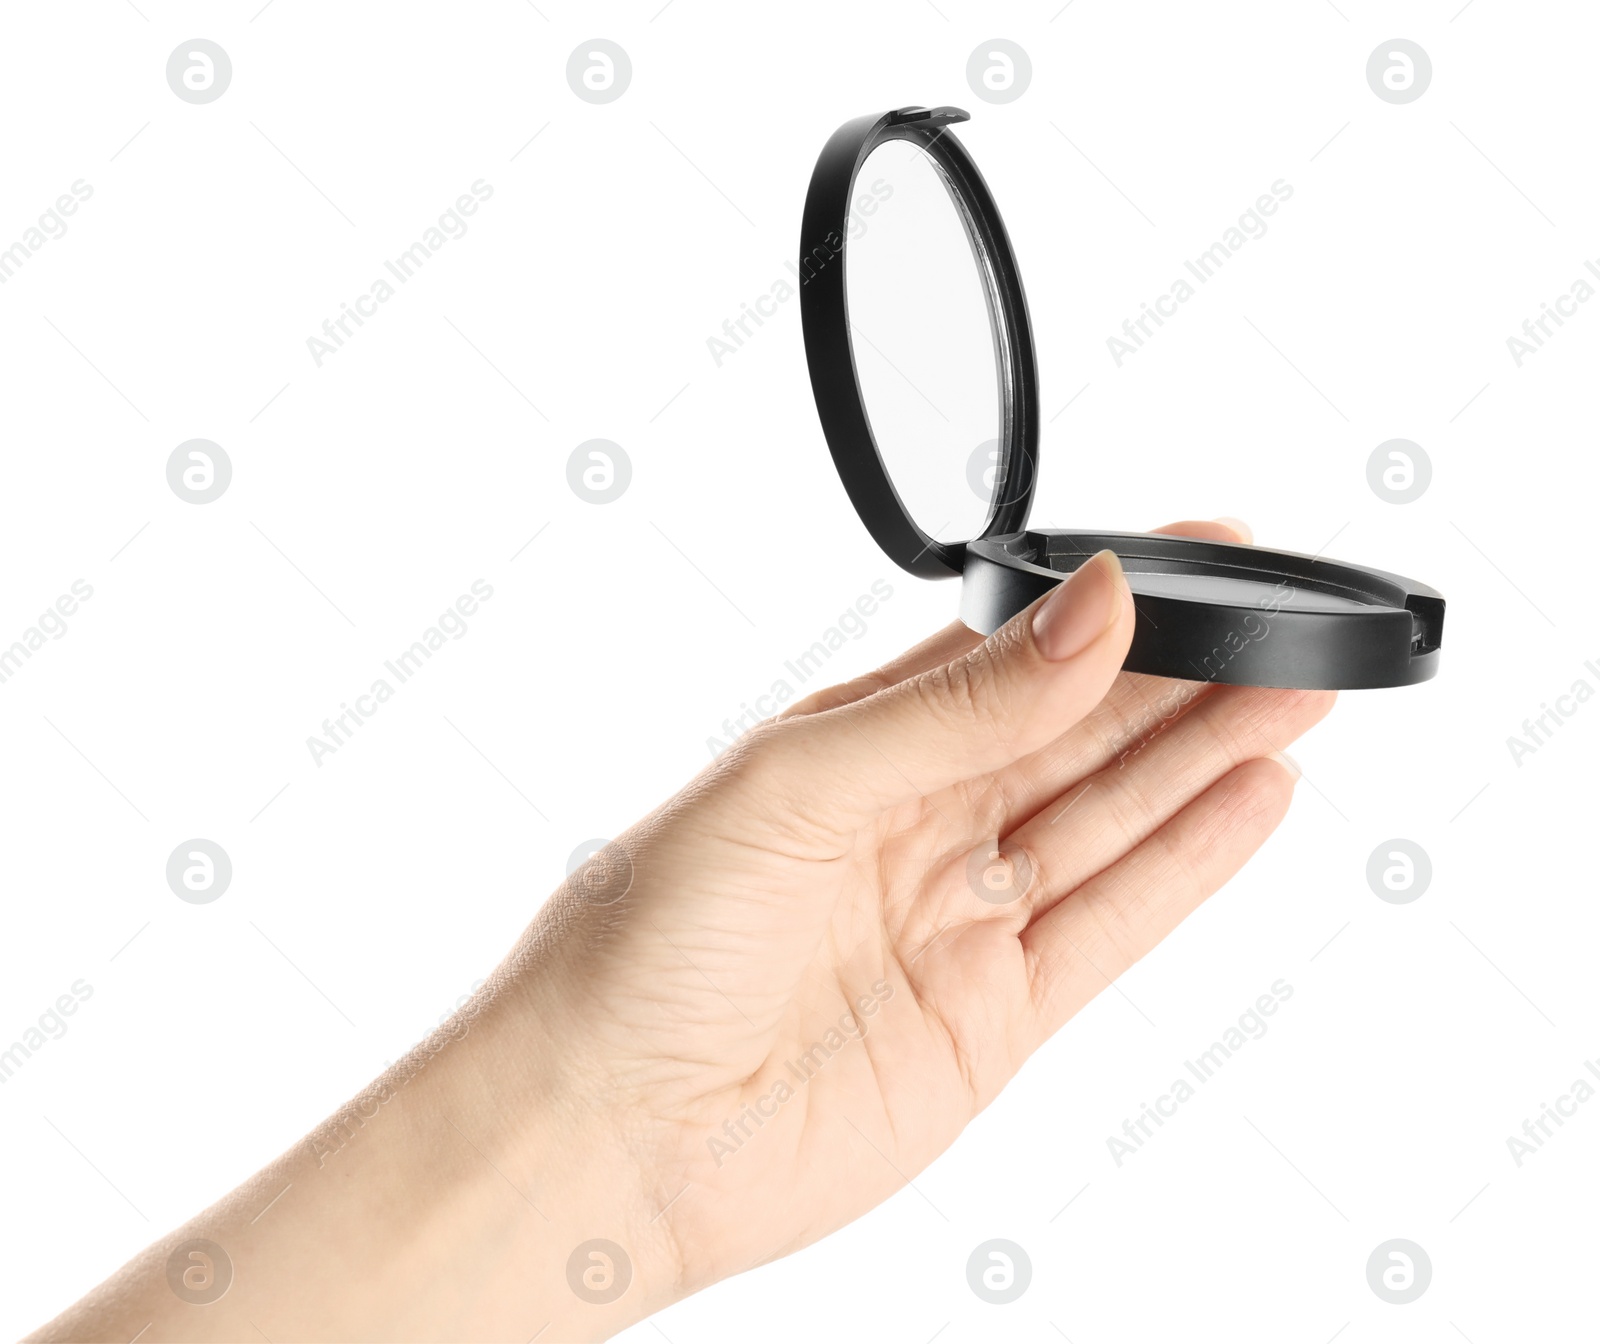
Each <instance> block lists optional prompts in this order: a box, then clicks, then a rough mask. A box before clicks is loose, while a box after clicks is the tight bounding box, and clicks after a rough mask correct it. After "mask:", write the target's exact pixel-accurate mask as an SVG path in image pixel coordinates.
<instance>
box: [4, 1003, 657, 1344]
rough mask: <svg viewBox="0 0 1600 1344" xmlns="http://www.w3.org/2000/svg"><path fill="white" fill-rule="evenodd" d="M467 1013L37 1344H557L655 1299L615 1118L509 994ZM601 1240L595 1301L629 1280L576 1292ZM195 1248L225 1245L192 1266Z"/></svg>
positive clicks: (648, 1246)
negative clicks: (611, 1262)
mask: <svg viewBox="0 0 1600 1344" xmlns="http://www.w3.org/2000/svg"><path fill="white" fill-rule="evenodd" d="M475 1007H476V1005H474V1008H475ZM474 1008H469V1009H468V1010H467V1013H466V1014H465V1015H463V1016H462V1017H460V1018H457V1019H455V1020H453V1021H452V1023H451V1024H450V1025H449V1026H448V1027H446V1028H444V1029H442V1030H441V1032H440V1033H438V1034H437V1035H435V1036H434V1037H433V1038H431V1039H430V1040H429V1041H427V1042H425V1043H424V1044H422V1045H420V1046H418V1047H417V1049H416V1050H415V1051H413V1052H412V1053H411V1054H410V1055H409V1056H408V1057H407V1058H406V1059H405V1060H402V1061H401V1062H400V1063H399V1064H397V1065H396V1066H395V1067H394V1068H393V1069H391V1070H390V1071H389V1073H388V1074H386V1075H385V1077H384V1078H383V1079H380V1080H379V1081H378V1082H377V1083H375V1084H374V1085H373V1086H371V1087H369V1088H368V1089H366V1090H365V1091H363V1092H362V1093H361V1094H360V1095H359V1096H358V1097H356V1098H355V1099H353V1100H352V1101H351V1102H350V1103H349V1104H348V1105H346V1106H345V1107H342V1108H341V1109H340V1110H339V1111H338V1112H337V1113H336V1114H335V1115H334V1116H332V1117H330V1119H329V1120H328V1121H327V1122H325V1123H324V1124H323V1125H321V1126H319V1127H318V1129H317V1130H315V1131H313V1133H312V1134H310V1135H308V1136H307V1137H306V1138H305V1139H303V1140H302V1141H301V1142H299V1143H297V1144H296V1145H295V1146H294V1147H293V1148H291V1149H290V1150H289V1151H288V1152H286V1153H284V1154H283V1155H282V1156H281V1157H280V1158H278V1159H277V1160H276V1161H274V1162H272V1163H271V1164H269V1165H268V1166H267V1167H265V1168H264V1169H263V1170H262V1171H260V1172H259V1173H257V1174H256V1175H255V1176H254V1177H252V1178H251V1179H250V1180H249V1181H247V1182H246V1183H245V1184H244V1185H242V1186H240V1187H239V1188H238V1189H237V1190H235V1191H233V1192H232V1193H231V1194H229V1195H228V1196H226V1197H225V1198H224V1199H222V1200H221V1201H219V1202H218V1203H217V1204H215V1205H213V1206H212V1207H211V1208H210V1209H208V1210H206V1211H205V1212H204V1213H203V1214H201V1215H200V1216H199V1217H197V1218H195V1219H193V1220H192V1221H191V1222H189V1223H188V1224H186V1225H185V1226H184V1227H183V1228H181V1229H178V1230H177V1231H174V1232H173V1233H172V1234H171V1235H169V1236H167V1237H163V1238H162V1239H161V1240H160V1241H158V1242H157V1243H155V1244H154V1245H152V1246H150V1247H149V1248H147V1249H146V1250H145V1251H143V1252H142V1253H141V1254H140V1255H138V1256H137V1257H135V1258H134V1259H133V1260H132V1261H130V1262H129V1263H128V1264H127V1265H125V1266H124V1267H123V1268H122V1269H121V1270H119V1271H118V1272H117V1273H116V1274H115V1275H113V1276H112V1277H111V1278H110V1279H108V1280H107V1281H106V1282H105V1283H104V1284H102V1285H101V1286H100V1287H99V1288H97V1289H96V1290H94V1291H93V1292H92V1293H90V1294H89V1295H88V1296H87V1297H85V1298H84V1299H83V1300H82V1301H81V1302H79V1303H78V1304H77V1305H75V1306H74V1307H72V1308H71V1309H70V1310H68V1311H67V1312H65V1313H64V1314H63V1315H61V1316H60V1317H58V1318H57V1319H56V1320H55V1321H53V1322H51V1323H50V1324H49V1325H47V1326H44V1327H43V1328H42V1329H40V1330H39V1331H38V1332H37V1334H36V1335H35V1336H34V1338H36V1339H41V1340H43V1339H62V1340H89V1339H114V1340H131V1339H133V1338H135V1337H138V1338H139V1339H141V1340H142V1341H145V1344H153V1341H157V1340H168V1339H171V1340H222V1339H227V1340H251V1339H260V1338H267V1339H272V1340H276V1341H286V1340H292V1339H328V1340H352V1339H385V1340H400V1339H445V1338H448V1339H514V1340H527V1339H530V1338H531V1337H533V1336H534V1335H535V1334H537V1333H539V1332H540V1331H541V1330H543V1331H544V1333H543V1334H542V1335H541V1336H540V1337H541V1338H542V1339H545V1340H565V1339H583V1338H599V1337H603V1336H605V1335H607V1334H610V1333H613V1332H615V1331H616V1330H618V1329H620V1328H621V1327H622V1326H624V1325H626V1324H628V1323H629V1322H631V1321H633V1320H635V1319H638V1318H639V1317H640V1316H641V1315H643V1314H645V1313H646V1312H647V1311H649V1310H653V1309H655V1308H656V1307H659V1306H661V1305H664V1302H665V1300H666V1295H667V1294H668V1293H670V1289H668V1288H665V1287H663V1286H661V1285H662V1284H663V1283H664V1282H665V1283H670V1281H671V1280H672V1277H673V1272H672V1270H671V1268H670V1265H669V1263H668V1262H669V1260H670V1257H669V1256H667V1255H665V1254H664V1253H663V1250H662V1242H661V1239H660V1238H659V1237H658V1236H656V1234H655V1233H654V1232H653V1231H652V1230H651V1229H650V1228H649V1225H648V1215H645V1216H644V1218H642V1219H641V1218H640V1217H638V1216H637V1210H636V1209H635V1207H634V1206H635V1205H636V1204H637V1203H639V1201H638V1200H636V1199H635V1197H634V1196H633V1194H632V1193H631V1192H632V1191H634V1190H636V1189H637V1188H638V1185H637V1181H635V1180H631V1179H630V1176H629V1173H628V1171H627V1157H626V1154H625V1153H624V1152H623V1150H622V1147H621V1145H620V1143H619V1141H618V1139H617V1137H616V1129H615V1127H614V1126H612V1125H611V1124H610V1123H609V1122H608V1117H606V1116H605V1115H603V1114H601V1113H600V1112H598V1111H597V1110H595V1109H593V1107H592V1104H585V1103H579V1102H577V1101H575V1100H574V1095H573V1088H572V1087H571V1086H570V1083H571V1079H570V1078H567V1077H564V1076H563V1075H562V1073H561V1071H560V1068H561V1066H560V1061H559V1060H558V1059H557V1058H555V1057H554V1052H553V1051H551V1050H550V1049H549V1048H548V1043H549V1040H550V1039H551V1037H552V1035H553V1034H554V1033H553V1032H551V1031H547V1030H546V1029H545V1024H543V1023H541V1024H539V1025H537V1026H533V1025H531V1019H530V1014H531V1013H533V1012H536V1011H538V1008H537V1006H536V1005H535V1004H534V1003H533V1002H532V1001H531V998H530V995H529V993H528V992H527V991H526V990H525V989H524V988H523V987H522V986H520V985H515V986H512V987H511V988H509V989H506V990H502V992H501V993H500V994H499V995H498V996H496V997H495V998H494V1000H493V1001H492V1003H491V1004H490V1006H488V1007H487V1008H485V1009H483V1010H482V1011H481V1012H475V1011H474ZM596 1238H603V1239H605V1240H607V1241H611V1242H615V1243H618V1244H621V1245H625V1246H626V1247H627V1248H628V1250H627V1257H628V1265H627V1268H626V1270H622V1269H621V1268H620V1267H619V1271H618V1272H617V1273H616V1275H615V1278H614V1279H613V1280H612V1281H611V1282H610V1283H609V1284H608V1281H607V1272H606V1269H605V1262H604V1261H603V1260H593V1259H591V1258H590V1257H589V1256H587V1255H584V1256H581V1257H580V1261H579V1264H578V1265H577V1266H575V1267H574V1272H575V1273H576V1274H577V1276H578V1281H579V1284H580V1286H581V1287H583V1289H584V1294H585V1295H586V1296H587V1297H588V1298H596V1297H598V1298H608V1297H611V1296H612V1294H613V1293H614V1292H615V1286H616V1284H617V1283H620V1281H621V1278H622V1277H623V1274H624V1273H631V1282H630V1283H628V1285H627V1286H626V1290H625V1291H623V1292H621V1293H620V1294H617V1295H616V1300H615V1301H610V1302H604V1301H601V1302H595V1301H589V1300H585V1295H580V1294H579V1293H578V1292H576V1291H575V1290H574V1289H573V1287H572V1286H571V1284H570V1282H569V1277H568V1271H569V1261H570V1260H571V1258H572V1256H573V1253H574V1251H575V1250H576V1249H577V1248H578V1247H580V1246H581V1245H582V1244H583V1243H585V1242H588V1241H591V1240H593V1239H596ZM197 1239H203V1240H204V1241H205V1242H208V1243H213V1244H214V1246H215V1247H217V1248H220V1252H218V1251H214V1250H212V1249H211V1248H210V1247H200V1248H196V1249H198V1250H199V1252H200V1256H199V1257H197V1258H190V1257H188V1256H187V1255H186V1254H185V1251H186V1249H187V1248H186V1243H189V1242H191V1241H194V1240H197ZM206 1257H208V1258H206ZM169 1265H170V1266H171V1268H170V1270H169ZM186 1269H187V1271H188V1275H189V1277H188V1280H187V1282H186V1281H185V1279H184V1277H183V1273H184V1271H185V1270H186ZM585 1270H586V1271H587V1272H588V1274H589V1280H588V1283H587V1284H585V1283H584V1280H583V1277H582V1275H583V1272H584V1271H585ZM219 1288H222V1289H223V1291H222V1292H221V1295H220V1296H217V1292H218V1289H219ZM207 1299H214V1300H207Z"/></svg>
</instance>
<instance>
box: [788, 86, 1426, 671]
mask: <svg viewBox="0 0 1600 1344" xmlns="http://www.w3.org/2000/svg"><path fill="white" fill-rule="evenodd" d="M965 120H967V114H966V113H965V112H963V111H961V110H960V109H959V108H953V107H941V108H933V109H928V108H921V107H914V108H901V109H898V110H897V111H894V112H887V113H883V114H881V115H878V116H868V117H859V118H857V119H856V120H854V121H851V122H847V123H846V124H845V125H844V126H841V127H840V128H839V129H838V130H837V131H836V132H835V133H834V134H833V136H832V137H831V138H830V139H829V141H828V143H827V145H826V146H825V147H824V148H823V151H822V155H821V157H820V158H819V159H818V160H817V166H816V169H815V171H814V172H813V174H812V178H811V187H810V190H809V192H808V193H807V196H806V208H805V218H804V222H803V225H802V228H801V246H800V273H801V279H802V286H801V291H800V297H801V302H800V308H801V318H802V323H803V326H804V329H805V342H806V361H807V364H808V365H809V367H810V372H811V386H812V391H813V393H814V395H815V398H816V403H817V412H818V415H819V417H820V418H821V421H822V427H823V432H824V434H825V435H826V437H827V441H828V447H829V450H830V451H831V452H832V454H833V460H834V463H835V465H836V467H837V468H838V471H839V476H840V478H841V479H842V480H843V482H844V485H845V489H846V491H847V492H848V493H849V495H850V500H851V503H853V504H854V505H855V509H856V512H857V513H858V514H859V515H860V517H861V520H862V522H863V523H865V524H866V527H867V530H868V531H869V532H870V533H871V534H872V536H873V538H874V539H875V540H876V541H877V543H878V544H879V546H881V547H882V548H883V550H884V552H885V554H887V555H888V556H889V558H890V559H891V560H893V561H894V562H895V563H896V564H898V565H900V566H901V567H902V568H904V569H907V570H909V571H910V572H911V573H913V574H916V575H919V576H920V577H923V578H948V577H950V576H952V575H955V574H960V575H961V576H962V591H961V619H962V620H963V621H964V622H965V623H966V624H967V625H969V626H970V627H971V628H972V629H974V630H976V631H978V632H979V633H981V634H990V633H992V632H993V631H995V630H996V629H998V628H999V627H1000V626H1001V625H1003V624H1004V623H1005V622H1006V621H1007V620H1009V619H1010V618H1011V617H1012V616H1014V615H1016V614H1017V613H1018V612H1019V611H1022V610H1023V609H1024V608H1025V607H1027V606H1028V605H1029V604H1030V603H1031V602H1033V601H1034V600H1035V599H1037V598H1038V597H1040V596H1041V595H1042V594H1044V593H1045V592H1047V591H1048V590H1049V589H1050V588H1051V587H1052V586H1053V585H1055V584H1057V583H1059V582H1061V581H1062V579H1064V578H1065V577H1066V576H1067V575H1068V574H1070V573H1071V572H1072V571H1073V570H1075V569H1076V568H1077V567H1078V566H1079V565H1080V564H1082V563H1083V562H1084V561H1085V560H1086V559H1088V558H1089V557H1090V556H1091V555H1093V554H1094V553H1095V552H1097V551H1100V550H1111V551H1114V552H1115V553H1116V554H1117V556H1118V557H1119V558H1120V559H1121V561H1122V566H1123V569H1124V570H1125V572H1126V573H1127V575H1128V584H1129V587H1130V589H1131V590H1132V592H1133V595H1134V606H1135V608H1136V610H1137V613H1138V619H1137V621H1136V622H1135V631H1134V636H1133V644H1132V647H1131V649H1130V650H1129V653H1128V657H1127V659H1126V661H1125V663H1124V666H1125V667H1126V668H1127V670H1129V671H1132V672H1143V673H1149V674H1152V675H1156V676H1163V677H1174V678H1178V679H1181V680H1186V681H1213V682H1222V683H1226V684H1231V685H1239V686H1281V687H1293V688H1299V689H1307V690H1309V689H1326V690H1345V689H1361V688H1374V687H1381V686H1408V685H1411V684H1413V683H1416V682H1419V681H1426V680H1427V679H1428V678H1430V677H1432V676H1433V675H1434V674H1435V672H1437V670H1438V666H1439V646H1440V642H1441V638H1442V631H1443V626H1444V606H1445V604H1444V599H1443V598H1442V597H1441V596H1440V595H1439V594H1438V593H1436V592H1435V591H1434V590H1433V589H1431V588H1428V587H1426V586H1424V585H1423V584H1420V583H1415V582H1413V581H1412V580H1410V579H1404V578H1401V577H1400V576H1398V575H1395V574H1389V573H1385V572H1384V571H1382V570H1376V569H1368V568H1365V567H1361V566H1357V565H1351V564H1345V563H1341V562H1338V561H1332V560H1326V559H1323V558H1321V557H1317V556H1308V555H1300V554H1296V553H1294V552H1291V551H1268V550H1262V549H1260V548H1258V547H1254V546H1243V545H1228V544H1225V543H1221V542H1211V541H1202V540H1199V539H1196V538H1187V537H1173V536H1168V535H1165V534H1159V533H1144V532H1066V531H1058V530H1033V531H1027V530H1024V529H1026V527H1027V519H1028V511H1029V508H1030V506H1031V504H1032V500H1033V491H1034V486H1035V484H1036V482H1037V479H1038V436H1039V393H1038V375H1037V369H1036V367H1035V362H1034V350H1033V332H1032V326H1031V323H1030V320H1029V317H1028V305H1027V298H1026V296H1025V295H1024V293H1023V289H1022V279H1021V275H1020V273H1019V272H1018V270H1017V265H1016V260H1015V257H1014V256H1013V254H1012V251H1011V244H1010V241H1009V239H1008V238H1007V236H1006V231H1005V226H1004V224H1003V223H1002V222H1001V219H1000V212H999V210H998V208H997V207H996V206H995V203H994V199H993V197H992V196H991V195H990V194H989V190H988V188H987V186H985V184H984V181H983V178H982V176H981V175H980V174H979V172H978V169H977V166H976V165H975V164H974V163H973V161H972V159H971V157H970V156H969V155H968V154H967V152H966V150H965V149H963V148H962V147H961V145H960V143H959V142H958V141H957V140H956V137H955V135H954V134H953V133H952V132H951V131H950V129H949V127H950V126H951V124H952V123H955V122H959V121H965ZM897 138H898V139H907V140H913V141H915V142H916V143H917V144H918V145H920V146H921V147H922V148H923V149H924V150H925V151H926V152H927V154H928V155H929V157H930V158H931V159H933V160H934V162H935V164H936V166H937V167H938V168H939V169H940V171H941V172H942V173H943V175H944V178H945V181H946V184H947V186H948V187H949V189H950V192H951V196H952V198H953V199H954V200H955V201H956V203H957V206H958V208H959V210H960V212H961V214H962V216H963V220H964V223H965V225H966V229H967V235H968V238H969V240H970V241H971V243H972V248H973V256H974V258H975V259H976V261H977V263H978V269H979V272H980V275H981V276H982V278H983V282H984V284H985V287H986V290H987V294H988V307H989V315H990V323H991V329H992V335H993V337H994V341H995V351H996V359H997V362H998V367H999V369H1000V374H1001V376H1000V388H1001V398H1002V404H1001V406H999V407H998V408H997V415H998V417H999V421H1000V424H1001V435H1000V455H1001V456H1000V464H999V470H997V471H996V473H995V481H996V494H997V497H996V498H995V499H993V500H991V501H990V509H989V515H988V520H987V523H986V524H985V526H984V528H983V530H982V532H981V533H980V534H979V536H978V537H977V538H975V539H974V540H972V541H970V542H968V543H966V544H965V545H962V544H960V543H955V542H941V541H937V540H935V539H934V538H932V537H930V536H929V535H928V534H927V533H926V532H924V531H923V530H922V528H921V527H919V526H918V525H917V523H916V521H915V520H914V519H913V518H912V516H911V514H910V511H909V510H908V509H907V508H906V506H905V504H904V502H903V501H902V499H901V498H900V495H899V493H898V492H897V491H896V489H895V485H894V482H893V481H892V480H891V479H890V477H889V473H888V471H887V469H886V467H885V465H884V462H883V458H882V455H881V454H880V453H879V451H878V448H877V444H876V442H875V440H874V439H873V434H872V427H871V422H870V420H869V418H868V415H867V408H866V405H865V402H864V400H863V397H862V393H861V388H860V384H859V382H858V379H857V376H856V366H855V359H854V353H853V350H852V347H851V341H850V322H849V311H848V303H847V299H846V286H845V269H846V268H845V261H846V256H845V253H846V248H845V243H844V239H845V237H846V236H847V216H848V212H849V208H850V205H849V202H850V194H851V189H852V187H853V185H854V182H855V177H856V174H857V172H858V171H859V170H860V168H861V165H862V164H863V163H864V162H865V160H866V157H867V155H868V154H870V153H871V152H872V150H873V149H875V148H876V147H877V146H878V145H880V144H882V143H884V141H886V140H890V139H897ZM929 283H936V280H935V279H934V278H932V277H930V281H929Z"/></svg>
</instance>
